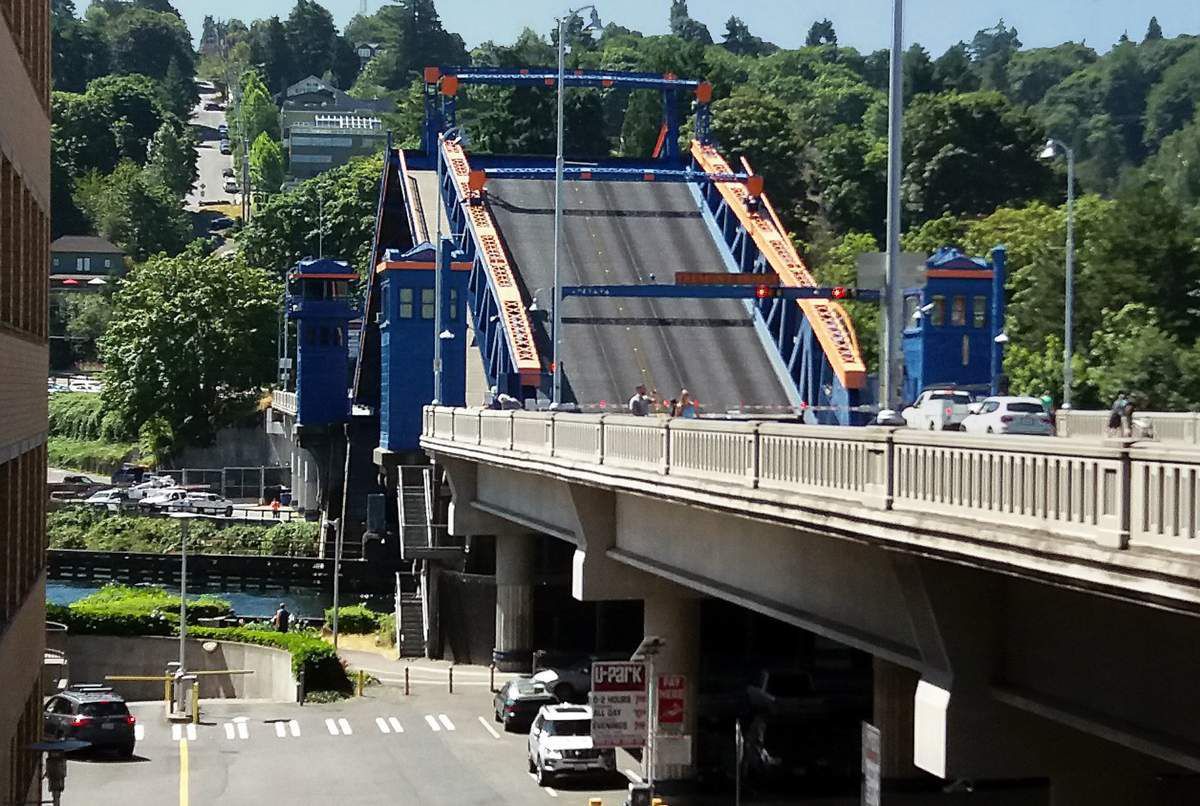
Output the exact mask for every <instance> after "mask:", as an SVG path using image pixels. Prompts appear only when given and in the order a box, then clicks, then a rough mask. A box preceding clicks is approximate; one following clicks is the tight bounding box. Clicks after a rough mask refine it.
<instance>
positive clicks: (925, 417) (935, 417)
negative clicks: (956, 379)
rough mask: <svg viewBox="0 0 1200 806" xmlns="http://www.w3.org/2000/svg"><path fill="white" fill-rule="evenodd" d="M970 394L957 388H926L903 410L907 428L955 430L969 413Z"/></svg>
mask: <svg viewBox="0 0 1200 806" xmlns="http://www.w3.org/2000/svg"><path fill="white" fill-rule="evenodd" d="M970 405H971V395H970V394H969V393H968V392H963V391H961V390H957V389H926V390H925V391H924V392H921V394H920V395H918V396H917V399H916V401H915V402H914V403H913V404H912V405H911V406H909V407H908V408H906V409H905V410H904V412H903V417H904V422H906V423H907V424H908V427H909V428H920V429H921V430H923V431H925V430H927V431H957V430H958V429H959V428H960V427H961V426H962V421H963V420H964V419H966V416H967V414H968V413H969V411H968V407H969V406H970Z"/></svg>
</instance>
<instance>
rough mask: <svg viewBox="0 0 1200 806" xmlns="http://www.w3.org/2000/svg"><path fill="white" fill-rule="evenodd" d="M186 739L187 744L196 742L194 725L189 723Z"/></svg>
mask: <svg viewBox="0 0 1200 806" xmlns="http://www.w3.org/2000/svg"><path fill="white" fill-rule="evenodd" d="M187 737H188V741H189V742H194V741H196V723H195V722H189V723H188V726H187Z"/></svg>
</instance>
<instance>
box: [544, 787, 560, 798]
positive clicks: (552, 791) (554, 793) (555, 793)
mask: <svg viewBox="0 0 1200 806" xmlns="http://www.w3.org/2000/svg"><path fill="white" fill-rule="evenodd" d="M542 790H543V791H544V792H545V793H546V794H547V795H549V796H550V797H552V798H557V797H558V790H557V789H555V788H554V787H552V786H544V787H542Z"/></svg>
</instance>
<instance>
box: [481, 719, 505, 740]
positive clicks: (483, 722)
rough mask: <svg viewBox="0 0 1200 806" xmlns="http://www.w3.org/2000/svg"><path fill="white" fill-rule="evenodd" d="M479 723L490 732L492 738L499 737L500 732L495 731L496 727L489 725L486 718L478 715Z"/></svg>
mask: <svg viewBox="0 0 1200 806" xmlns="http://www.w3.org/2000/svg"><path fill="white" fill-rule="evenodd" d="M479 724H480V725H483V729H484V730H486V731H487V732H488V733H490V734H492V738H493V739H499V738H500V734H499V733H496V729H495V728H493V727H492V726H491V725H489V724H488V721H487V720H486V719H484V718H483V717H479Z"/></svg>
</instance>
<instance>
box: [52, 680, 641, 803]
mask: <svg viewBox="0 0 1200 806" xmlns="http://www.w3.org/2000/svg"><path fill="white" fill-rule="evenodd" d="M486 674H487V673H486V670H476V671H475V672H474V674H472V672H471V671H469V670H459V671H458V674H457V676H456V681H455V684H456V689H457V691H456V693H455V694H449V693H448V692H447V691H446V690H445V688H444V687H443V686H442V685H441V684H440V681H437V679H436V678H437V675H429V674H426V675H418V677H420V678H421V679H422V681H423V682H421V683H419V684H418V683H416V682H414V685H413V693H412V694H411V695H410V696H407V697H406V696H405V695H404V694H403V689H402V687H400V686H395V687H393V686H390V685H389V686H372V687H369V688H368V689H367V696H365V697H362V698H358V699H353V700H345V701H343V702H339V703H332V704H325V705H306V706H303V707H301V706H299V705H295V704H270V703H243V702H233V701H229V702H219V701H214V702H210V703H206V704H205V706H204V709H203V714H202V719H201V724H199V725H194V726H189V725H184V726H179V725H171V724H169V723H168V722H167V721H166V720H165V719H164V717H163V714H162V707H161V705H160V704H158V703H154V704H140V705H134V706H132V707H131V710H132V711H133V713H134V714H135V716H137V718H138V725H137V733H138V737H139V741H138V745H137V750H136V752H135V756H134V759H132V760H129V761H126V760H119V759H116V758H110V757H107V756H103V755H100V754H97V755H96V756H95V757H90V756H84V757H81V758H79V759H75V760H73V761H72V763H71V764H70V765H69V772H68V777H67V791H66V793H65V795H64V797H63V803H64V804H66V806H85V805H86V806H126V804H128V803H130V802H137V803H147V804H175V803H179V804H181V806H186V805H187V804H216V803H220V804H222V806H240V805H241V804H245V805H246V806H269V805H270V804H289V806H300V805H301V804H332V803H337V804H339V805H340V806H354V805H356V804H361V805H362V806H366V805H367V804H384V803H398V804H455V805H456V806H461V804H474V803H478V804H484V803H486V804H513V806H516V805H517V804H521V805H522V806H525V804H531V803H538V802H547V803H550V802H553V801H555V800H560V801H563V802H569V803H587V801H588V798H590V797H599V798H601V799H602V800H603V802H604V803H605V804H606V805H608V806H611V805H613V804H618V803H621V802H623V801H624V791H625V788H626V786H627V778H626V776H625V774H621V775H614V776H609V777H607V778H605V779H595V778H593V779H588V780H580V781H578V782H570V781H564V782H561V783H558V784H556V786H555V787H554V788H545V789H542V788H539V787H538V786H537V784H536V783H535V782H534V780H533V778H532V777H531V776H530V775H529V773H528V772H527V771H526V758H525V736H524V735H522V734H515V733H514V734H506V733H504V732H503V731H502V729H501V728H500V726H499V725H497V724H495V723H494V722H493V720H492V711H491V703H492V699H491V697H492V695H491V693H490V691H489V689H488V682H487V678H486ZM618 767H620V768H622V769H624V770H628V771H629V772H628V774H630V775H637V774H638V772H639V768H638V766H637V762H636V761H635V760H634V759H633V758H632V757H630V756H628V755H627V754H624V753H621V754H620V755H619V756H618Z"/></svg>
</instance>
